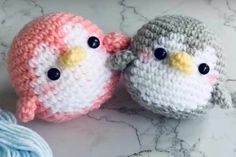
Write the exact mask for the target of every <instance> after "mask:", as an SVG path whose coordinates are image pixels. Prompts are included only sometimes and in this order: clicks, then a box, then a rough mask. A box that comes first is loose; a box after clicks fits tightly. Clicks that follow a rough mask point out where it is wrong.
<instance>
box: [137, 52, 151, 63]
mask: <svg viewBox="0 0 236 157" xmlns="http://www.w3.org/2000/svg"><path fill="white" fill-rule="evenodd" d="M138 57H139V59H140V60H141V61H142V62H143V63H147V62H148V61H149V60H150V59H151V54H150V53H149V52H141V53H139V54H138Z"/></svg>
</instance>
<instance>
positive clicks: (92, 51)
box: [8, 12, 129, 122]
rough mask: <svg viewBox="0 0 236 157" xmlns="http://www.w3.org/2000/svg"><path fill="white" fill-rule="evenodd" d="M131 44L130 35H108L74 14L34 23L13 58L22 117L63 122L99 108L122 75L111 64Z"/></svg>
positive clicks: (18, 41) (18, 40)
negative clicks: (116, 53)
mask: <svg viewBox="0 0 236 157" xmlns="http://www.w3.org/2000/svg"><path fill="white" fill-rule="evenodd" d="M128 45H129V38H128V37H126V36H125V35H122V34H120V33H115V32H113V33H110V34H107V35H105V34H104V33H103V32H102V30H101V29H99V28H98V27H97V26H96V25H95V24H93V23H91V22H90V21H88V20H86V19H84V18H82V17H80V16H76V15H73V14H71V13H64V12H58V13H51V14H49V15H46V16H42V17H39V18H36V19H34V20H33V21H31V22H30V23H28V24H27V25H26V26H25V27H24V28H23V29H22V30H21V31H20V32H19V34H18V35H17V36H16V37H15V39H14V41H13V43H12V45H11V48H10V51H9V56H8V69H9V75H10V79H11V82H12V84H13V87H14V88H15V89H16V92H17V94H18V95H19V101H18V105H17V106H18V109H17V116H18V118H19V119H20V120H21V121H22V122H28V121H31V120H33V119H34V117H35V116H37V117H38V118H40V119H43V120H46V121H52V122H62V121H67V120H70V119H72V118H74V117H78V116H80V115H84V114H86V113H88V112H89V111H91V110H93V109H97V108H99V107H100V106H101V104H102V103H104V102H105V101H106V100H107V99H108V98H110V97H111V95H112V93H113V91H114V89H115V87H116V85H117V83H118V80H119V77H120V72H117V71H113V70H110V69H109V68H108V67H107V65H106V61H107V59H108V57H109V56H110V55H111V54H112V53H115V52H117V51H120V50H123V49H127V47H128Z"/></svg>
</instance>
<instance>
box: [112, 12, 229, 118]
mask: <svg viewBox="0 0 236 157" xmlns="http://www.w3.org/2000/svg"><path fill="white" fill-rule="evenodd" d="M109 65H110V67H111V68H112V69H120V70H124V78H125V83H126V86H127V89H128V91H129V93H130V94H131V96H132V97H133V98H134V99H135V100H136V101H138V102H139V103H140V104H141V105H143V106H144V107H146V108H148V109H150V110H152V111H153V112H156V113H160V114H162V115H165V116H168V117H174V118H187V117H189V116H195V115H198V114H200V113H203V112H204V111H205V109H206V108H209V107H210V106H211V105H212V104H210V103H209V102H210V101H211V102H213V104H218V105H220V106H221V107H227V106H230V105H231V98H230V95H229V93H228V91H227V89H226V88H225V64H224V58H223V53H222V48H221V46H220V44H219V42H218V41H217V37H216V36H215V34H214V33H212V32H211V31H210V30H209V29H208V28H207V27H206V26H205V25H204V24H203V23H202V22H200V21H198V20H196V19H193V18H191V17H184V16H177V15H176V16H168V15H167V16H162V17H157V18H156V19H154V20H151V21H150V22H148V23H147V24H145V25H144V26H142V28H140V29H139V30H138V32H137V34H136V35H135V36H134V37H133V40H132V43H131V47H130V49H129V50H126V51H124V52H122V53H117V54H114V55H113V56H111V57H110V59H109Z"/></svg>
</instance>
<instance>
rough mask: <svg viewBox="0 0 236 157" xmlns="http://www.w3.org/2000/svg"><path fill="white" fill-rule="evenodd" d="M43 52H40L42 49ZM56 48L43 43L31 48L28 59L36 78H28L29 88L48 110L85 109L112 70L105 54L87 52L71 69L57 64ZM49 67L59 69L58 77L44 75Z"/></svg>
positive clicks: (73, 110)
mask: <svg viewBox="0 0 236 157" xmlns="http://www.w3.org/2000/svg"><path fill="white" fill-rule="evenodd" d="M42 51H43V52H42ZM56 51H57V49H56V48H55V47H50V46H47V45H45V44H41V45H39V46H38V47H37V48H36V49H35V54H36V55H35V56H34V58H32V59H31V60H30V66H31V67H32V68H33V73H34V75H36V76H37V77H38V78H37V79H35V80H34V81H32V83H31V85H32V88H33V91H34V93H35V94H36V95H38V100H39V101H40V102H41V103H42V104H43V105H44V106H45V107H46V108H50V109H51V110H52V112H54V113H55V112H79V111H81V110H83V109H85V108H89V107H90V106H91V105H92V102H93V101H95V100H96V98H97V97H98V96H99V95H102V94H104V89H103V88H104V86H105V84H106V83H107V82H108V80H109V79H110V78H111V75H112V72H111V71H110V70H109V69H108V68H107V67H106V66H105V64H106V60H107V57H108V54H106V53H105V52H101V51H100V52H96V53H94V52H89V51H88V52H87V57H86V59H85V60H83V61H81V62H80V63H79V64H78V65H77V66H75V67H71V68H61V67H60V66H59V65H58V53H55V52H56ZM50 68H59V69H60V71H61V77H60V78H59V79H58V80H56V81H52V80H50V79H49V78H48V77H47V71H48V70H49V69H50Z"/></svg>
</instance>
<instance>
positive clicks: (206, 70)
mask: <svg viewBox="0 0 236 157" xmlns="http://www.w3.org/2000/svg"><path fill="white" fill-rule="evenodd" d="M198 71H199V72H200V73H201V74H203V75H206V74H207V73H209V71H210V67H209V66H208V65H207V64H206V63H201V64H200V65H199V66H198Z"/></svg>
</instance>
